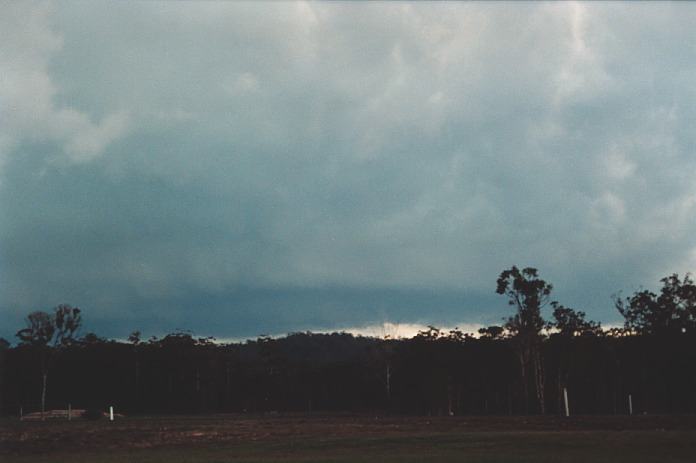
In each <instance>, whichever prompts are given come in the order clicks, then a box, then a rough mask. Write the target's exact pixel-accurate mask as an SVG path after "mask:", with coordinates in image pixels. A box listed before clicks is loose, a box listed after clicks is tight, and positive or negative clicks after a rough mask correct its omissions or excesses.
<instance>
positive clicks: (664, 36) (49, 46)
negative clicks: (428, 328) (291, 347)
mask: <svg viewBox="0 0 696 463" xmlns="http://www.w3.org/2000/svg"><path fill="white" fill-rule="evenodd" d="M1 9H2V14H0V313H1V315H0V325H1V326H2V327H3V330H2V333H0V335H2V336H5V337H11V336H12V334H13V333H14V331H16V330H17V329H19V328H20V327H21V323H22V322H21V320H22V317H23V316H24V315H26V313H28V312H29V311H30V310H35V309H46V308H50V307H52V306H54V305H56V304H59V303H71V304H74V305H78V306H80V307H81V308H83V309H84V310H85V323H86V328H88V329H89V330H93V331H96V332H98V333H100V334H104V335H109V336H121V337H123V336H125V335H127V333H128V332H129V331H130V330H134V329H142V330H144V331H145V332H146V334H150V333H152V334H160V333H163V332H168V331H171V330H173V329H176V328H182V329H184V328H191V329H194V330H195V331H196V332H197V333H200V334H206V335H207V334H211V335H215V336H240V337H241V336H254V335H257V334H260V333H269V332H271V333H280V332H288V331H295V330H305V329H314V330H319V329H341V328H346V327H354V326H362V325H371V324H376V323H383V322H394V323H404V324H407V323H435V324H444V325H447V326H454V325H457V324H462V323H469V324H477V323H496V322H498V321H499V320H500V318H501V317H502V316H503V315H504V314H505V313H506V312H507V310H508V308H507V306H506V302H505V301H504V300H503V299H502V298H500V297H498V296H496V295H495V294H494V289H495V279H496V277H497V275H498V273H499V272H500V271H501V270H503V269H505V268H507V267H509V266H510V265H513V264H516V265H519V266H534V267H537V268H539V269H540V272H541V276H542V277H543V278H545V279H547V280H548V281H551V282H552V283H554V286H555V292H554V294H555V296H556V298H557V299H559V300H561V301H562V302H563V303H564V304H566V305H570V306H573V307H576V308H578V309H582V310H584V311H586V312H587V313H588V315H589V316H591V317H593V318H595V319H599V320H601V321H603V322H605V323H613V322H616V320H617V319H618V314H616V313H615V311H614V309H613V308H612V302H611V299H610V295H611V294H612V293H614V292H616V291H619V290H628V291H630V290H633V289H635V288H636V287H638V286H639V285H646V286H651V285H655V284H656V282H657V280H658V279H659V278H660V277H662V276H664V275H666V274H668V273H671V272H687V271H690V270H693V269H694V267H696V265H695V264H696V221H695V220H694V212H696V182H694V173H696V151H695V148H696V143H695V142H696V136H695V134H696V132H695V131H694V129H693V128H694V123H695V122H696V85H694V84H695V83H696V49H694V47H693V46H692V44H693V43H696V30H694V28H693V24H694V21H696V5H693V4H662V3H661V4H642V3H641V4H596V3H588V4H585V3H565V2H563V3H558V4H556V3H552V4H550V3H511V4H508V3H490V4H489V3H483V4H481V3H434V4H433V3H428V4H419V3H413V4H410V3H392V2H386V3H375V4H372V3H342V2H341V3H275V2H273V3H250V4H246V3H203V2H192V3H183V2H164V3H158V2H138V3H135V2H133V3H130V2H109V3H99V2H69V3H63V4H61V5H60V7H59V6H57V5H53V4H51V3H25V2H22V3H14V2H12V3H6V4H3V5H2V7H1Z"/></svg>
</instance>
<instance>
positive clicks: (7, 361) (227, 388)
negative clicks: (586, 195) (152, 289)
mask: <svg viewBox="0 0 696 463" xmlns="http://www.w3.org/2000/svg"><path fill="white" fill-rule="evenodd" d="M661 283H662V288H661V289H660V291H659V292H658V293H653V292H650V291H647V290H642V291H638V292H636V293H634V294H632V295H630V296H628V297H622V296H616V297H615V299H614V301H615V305H616V308H617V310H618V311H619V312H620V313H621V315H622V316H623V317H624V320H625V326H624V327H623V328H621V329H616V328H614V329H610V330H605V329H603V328H602V327H601V326H600V324H599V323H595V322H592V321H589V320H586V317H585V314H584V313H583V312H581V311H576V310H574V309H571V308H568V307H565V306H563V305H562V304H559V303H558V302H556V301H553V300H552V297H551V296H552V289H553V287H552V285H551V284H549V283H547V282H546V281H544V280H542V279H541V278H540V277H539V275H538V272H537V271H536V270H535V269H533V268H525V269H518V268H517V267H512V268H510V269H509V270H505V271H504V272H502V273H501V274H500V277H499V278H498V281H497V292H498V293H499V294H501V296H503V297H505V298H506V299H507V300H508V302H509V303H510V305H511V316H510V317H509V318H508V319H506V320H504V321H503V323H502V324H501V325H500V326H490V327H486V328H483V329H481V330H479V332H478V333H476V334H475V335H474V334H469V333H462V332H461V331H459V330H452V331H446V332H443V331H441V330H439V329H437V328H435V327H430V328H429V329H427V330H425V331H422V332H420V333H419V334H418V335H417V336H415V337H413V338H410V339H389V338H388V337H387V338H370V337H360V336H353V335H350V334H346V333H332V334H313V333H309V332H303V333H292V334H289V335H287V336H285V337H282V338H270V337H260V338H258V339H256V340H250V341H247V342H244V343H230V344H221V343H217V342H215V340H214V339H212V338H200V337H196V336H194V335H193V334H191V333H188V332H176V333H171V334H169V335H166V336H164V337H162V338H155V337H153V338H151V339H148V340H143V339H141V336H140V334H139V333H138V332H134V333H132V335H131V336H130V337H129V339H128V341H115V340H107V339H102V338H100V337H99V336H97V335H95V334H93V333H88V334H85V335H79V332H80V331H81V328H82V312H81V311H80V309H78V308H75V307H71V306H68V305H60V306H58V307H56V308H55V309H54V310H53V311H51V312H43V311H37V312H32V313H30V314H29V315H28V316H27V320H26V323H27V325H26V327H25V328H23V329H21V330H20V331H18V333H17V337H18V343H17V344H16V345H14V346H12V345H11V344H10V343H9V342H7V341H5V340H0V341H2V342H0V392H1V395H0V401H1V402H0V410H1V411H2V413H3V414H11V415H17V414H19V413H20V410H21V411H22V412H29V411H39V410H41V409H42V408H45V409H47V410H48V409H53V408H67V406H68V404H70V405H71V406H72V407H73V408H83V409H104V408H106V407H108V406H110V405H113V406H114V407H116V409H117V410H118V411H120V412H121V413H124V414H141V413H143V414H144V413H216V412H248V413H259V412H289V411H292V412H320V411H334V412H375V413H385V412H388V413H409V414H426V415H448V414H449V415H462V414H538V413H553V414H563V413H564V403H563V392H564V390H565V391H567V395H568V402H569V408H570V412H571V413H572V414H581V413H582V414H585V413H602V414H627V413H629V412H631V411H632V412H633V413H694V412H696V285H694V282H693V280H692V279H691V277H690V276H688V275H687V276H685V277H683V278H680V277H679V276H678V275H676V274H674V275H671V276H668V277H666V278H664V279H662V280H661ZM544 312H549V313H550V316H548V317H547V319H544V317H543V316H542V314H543V313H544ZM629 397H630V402H629ZM629 403H630V405H629Z"/></svg>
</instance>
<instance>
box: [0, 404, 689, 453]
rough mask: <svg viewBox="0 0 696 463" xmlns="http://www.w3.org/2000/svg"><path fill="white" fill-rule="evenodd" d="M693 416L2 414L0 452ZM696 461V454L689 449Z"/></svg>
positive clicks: (624, 427) (534, 427) (634, 423)
mask: <svg viewBox="0 0 696 463" xmlns="http://www.w3.org/2000/svg"><path fill="white" fill-rule="evenodd" d="M694 430H696V416H692V415H689V416H632V417H629V416H576V417H570V418H564V417H549V416H545V417H538V416H537V417H496V416H493V417H491V416H486V417H405V416H374V415H280V416H246V415H203V416H170V417H129V418H124V419H121V420H116V421H114V422H109V421H108V420H100V421H71V422H67V421H62V422H59V421H51V422H22V421H19V420H17V419H16V418H15V419H11V418H5V419H2V420H0V455H40V454H47V453H56V452H57V453H61V452H75V451H105V450H108V449H118V450H119V451H123V450H124V449H146V448H153V447H162V446H187V445H194V446H195V445H200V444H211V443H217V444H224V443H228V444H234V443H254V442H255V443H260V444H263V443H264V442H268V443H272V442H278V441H280V442H282V441H287V440H304V441H307V440H312V439H324V440H326V439H358V440H359V439H364V438H392V437H409V436H414V437H415V436H424V435H438V434H439V435H442V434H463V433H475V432H482V433H514V432H524V433H530V432H559V431H560V432H564V431H566V432H572V431H575V432H578V431H657V432H666V431H694ZM694 458H695V461H696V455H694Z"/></svg>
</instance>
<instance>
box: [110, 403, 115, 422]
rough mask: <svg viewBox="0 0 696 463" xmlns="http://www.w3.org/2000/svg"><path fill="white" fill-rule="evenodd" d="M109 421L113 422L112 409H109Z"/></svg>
mask: <svg viewBox="0 0 696 463" xmlns="http://www.w3.org/2000/svg"><path fill="white" fill-rule="evenodd" d="M109 421H114V407H113V406H111V407H109Z"/></svg>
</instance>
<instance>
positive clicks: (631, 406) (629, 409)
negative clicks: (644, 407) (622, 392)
mask: <svg viewBox="0 0 696 463" xmlns="http://www.w3.org/2000/svg"><path fill="white" fill-rule="evenodd" d="M628 414H629V415H633V397H631V394H628Z"/></svg>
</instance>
